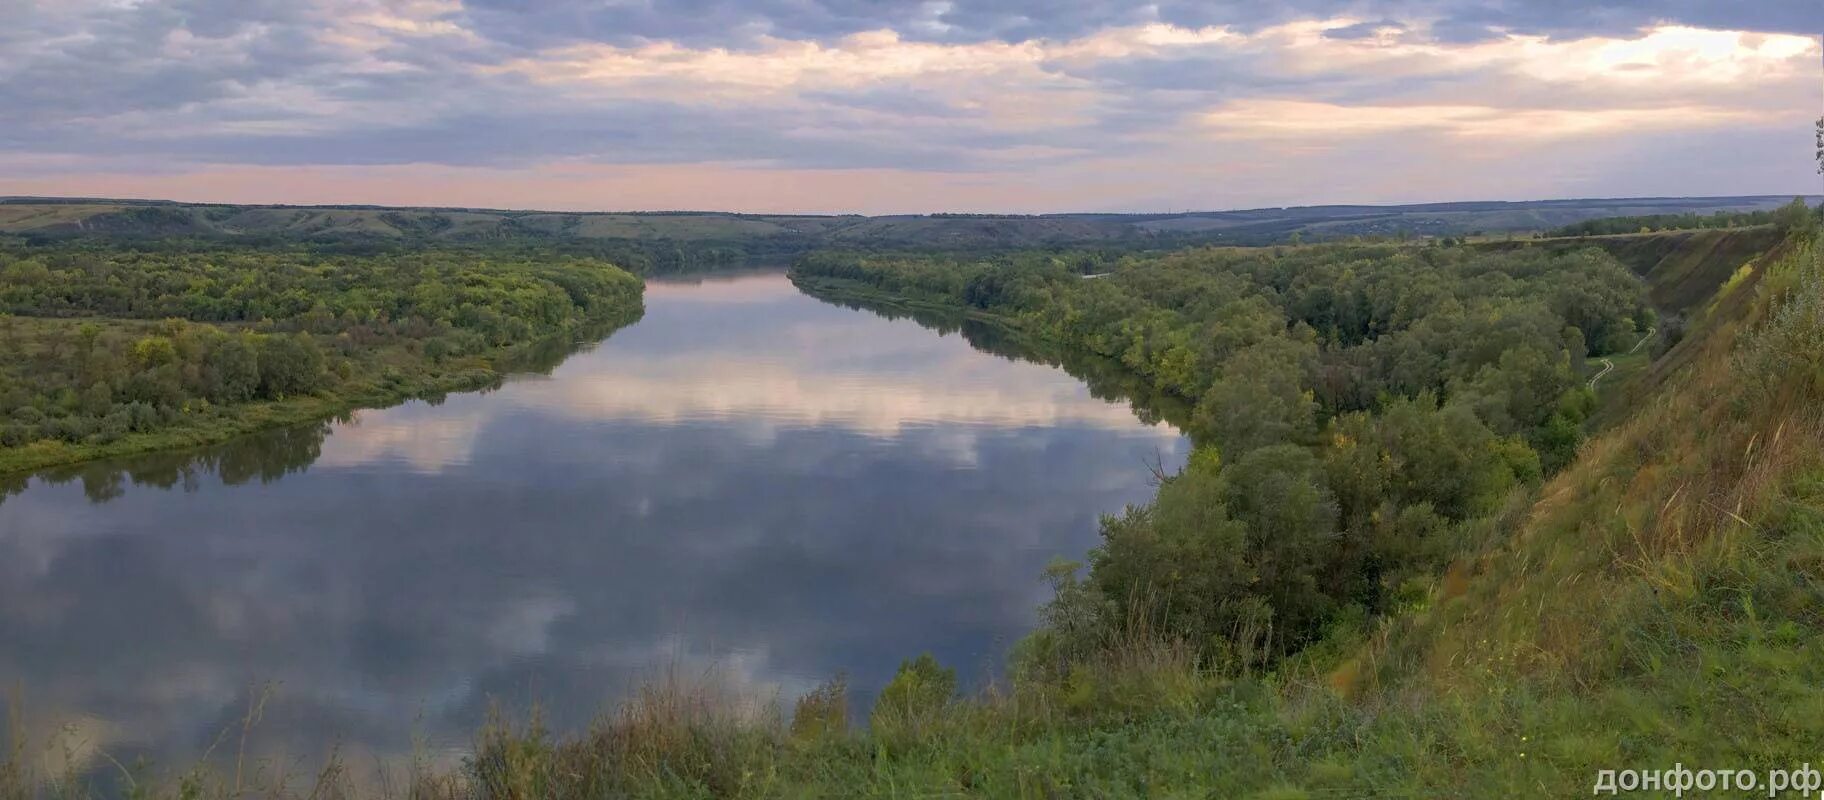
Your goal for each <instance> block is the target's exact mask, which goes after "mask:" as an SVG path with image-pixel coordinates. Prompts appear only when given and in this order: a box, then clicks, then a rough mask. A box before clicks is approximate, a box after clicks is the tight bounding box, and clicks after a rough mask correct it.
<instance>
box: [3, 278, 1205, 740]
mask: <svg viewBox="0 0 1824 800" xmlns="http://www.w3.org/2000/svg"><path fill="white" fill-rule="evenodd" d="M1183 447H1184V445H1183V444H1182V440H1181V439H1179V438H1178V437H1177V435H1176V434H1175V433H1174V432H1172V431H1170V430H1169V429H1166V428H1154V427H1149V426H1145V425H1142V424H1141V423H1139V422H1137V421H1135V420H1134V419H1133V417H1132V414H1131V412H1129V411H1128V410H1127V409H1126V408H1125V407H1123V406H1120V405H1112V404H1109V403H1106V402H1103V401H1100V400H1095V399H1093V398H1091V397H1090V396H1089V394H1088V391H1087V389H1085V388H1084V387H1082V386H1081V385H1080V384H1078V383H1077V382H1076V381H1075V380H1074V379H1072V378H1070V377H1069V376H1067V375H1065V374H1064V373H1062V372H1060V371H1058V370H1055V369H1053V368H1050V367H1044V366H1040V365H1035V364H1028V363H1016V362H1012V361H1008V360H1005V359H1002V358H998V357H995V356H991V355H986V354H982V353H978V352H976V351H974V350H972V349H970V347H969V346H968V345H967V344H966V343H965V342H964V341H963V340H962V339H961V338H960V337H956V336H949V337H940V336H938V335H936V334H934V333H932V332H930V331H927V330H925V329H922V328H920V327H918V326H917V325H916V324H915V323H912V322H910V321H887V320H884V319H880V318H877V317H874V316H872V315H869V314H866V313H861V312H856V311H850V310H846V309H841V308H837V307H834V306H828V305H824V304H821V303H818V302H817V301H815V300H812V299H810V298H806V297H803V296H802V295H799V294H797V292H796V290H795V289H793V288H792V287H791V286H790V284H789V283H787V282H786V281H785V280H784V279H783V277H781V276H777V275H772V276H761V277H752V276H750V277H746V278H742V279H739V280H735V281H727V282H709V283H703V284H695V285H668V284H654V285H653V286H651V287H650V288H649V291H648V296H647V313H646V316H645V318H644V319H643V320H642V321H641V322H640V323H638V324H637V325H635V326H633V327H631V328H628V329H626V330H623V331H620V332H619V333H616V334H615V335H614V336H613V337H612V338H611V339H609V340H608V341H607V342H604V343H603V344H601V345H600V346H599V347H597V348H595V349H593V350H591V351H589V352H586V353H582V354H579V355H576V356H574V357H572V358H571V359H570V360H569V361H567V362H565V363H564V364H563V365H562V366H560V367H559V368H558V369H557V370H556V371H555V372H554V373H553V374H552V375H551V376H550V377H548V378H546V377H528V378H526V379H522V380H515V381H512V382H510V383H508V384H507V385H506V386H505V387H503V388H502V389H500V390H498V391H494V392H490V393H486V394H471V395H458V396H452V397H450V398H449V399H448V400H447V401H446V402H444V403H443V404H441V405H438V406H430V405H427V404H424V403H412V404H408V405H405V406H401V407H398V408H394V409H389V410H385V411H376V412H367V413H364V414H361V415H360V416H359V419H358V420H357V421H355V422H354V423H351V424H347V425H340V426H336V427H335V428H334V430H333V433H332V434H331V435H330V436H329V438H328V439H327V440H326V441H324V442H323V443H322V448H321V456H320V457H319V458H317V459H316V460H315V462H314V464H313V465H312V466H310V468H309V469H308V470H307V471H305V472H302V473H294V474H290V475H286V476H284V477H281V478H278V479H276V480H271V481H267V482H264V483H261V482H254V483H245V484H241V485H236V486H225V485H222V484H221V483H220V482H219V481H216V480H201V481H190V482H188V483H189V489H188V490H185V483H183V482H180V483H179V484H178V485H177V486H175V487H174V488H172V489H169V490H166V489H158V488H154V487H150V486H128V487H127V488H126V489H125V491H124V493H122V494H121V495H120V496H119V497H117V498H115V499H113V500H111V501H109V502H106V503H102V504H92V503H90V502H89V501H88V499H86V498H85V495H84V493H83V491H82V489H81V487H79V486H77V485H76V484H73V483H64V484H52V483H47V482H44V481H34V483H33V485H32V486H31V487H30V488H28V489H27V490H26V491H24V492H23V493H21V494H19V495H16V496H14V497H12V498H9V499H7V500H6V501H5V502H4V503H3V504H0V681H4V682H6V683H8V684H11V683H13V682H19V683H21V684H22V685H23V686H24V687H25V688H26V693H27V696H28V698H29V699H31V700H32V701H33V705H34V706H35V707H40V708H41V710H42V711H44V713H45V714H46V715H48V717H50V718H55V720H56V721H63V720H66V719H70V718H73V717H72V715H76V714H85V715H87V716H86V717H83V718H84V719H86V720H88V721H87V723H85V724H88V725H89V726H90V728H92V729H93V732H92V733H91V736H90V738H91V739H93V740H96V741H102V742H109V743H112V744H113V745H114V746H115V747H116V748H123V749H125V750H129V751H130V750H133V749H134V748H139V747H145V746H148V745H150V744H151V743H158V747H160V748H167V749H176V750H179V751H182V750H185V749H198V748H200V747H201V746H203V745H205V744H206V743H207V741H206V740H208V739H210V738H212V737H213V736H214V735H215V734H216V733H217V732H218V731H219V729H220V727H221V726H222V725H225V724H227V721H229V720H231V719H233V718H235V717H236V716H237V715H238V713H239V708H240V704H241V703H244V702H245V694H246V687H247V686H248V685H249V683H250V682H256V681H260V682H263V681H278V682H280V683H281V686H280V687H279V689H278V692H277V695H276V696H275V699H274V702H273V705H272V706H271V710H270V712H269V713H268V715H267V723H266V725H265V726H264V730H265V733H264V734H262V735H263V736H265V737H266V738H265V739H263V740H262V741H263V747H265V748H268V749H270V748H280V747H282V748H285V749H286V750H287V751H288V752H290V753H291V754H293V755H294V756H302V757H314V756H316V755H320V754H321V752H322V748H323V747H324V746H325V744H326V743H328V742H330V741H333V740H334V739H335V738H336V737H337V736H341V737H342V738H343V739H344V740H345V741H347V742H350V743H351V744H352V745H354V746H357V747H360V748H371V749H373V750H377V751H388V750H398V749H403V748H405V747H408V746H409V744H410V742H411V737H412V735H413V731H414V728H416V730H418V731H420V732H422V733H425V734H428V735H429V736H430V737H431V738H432V739H433V740H435V741H439V742H443V743H461V742H464V741H466V740H467V737H468V735H469V733H470V732H471V731H472V730H473V729H474V727H475V726H476V725H477V724H478V723H479V722H480V720H481V718H482V714H483V710H484V709H485V707H486V704H487V702H488V698H489V697H499V698H503V699H506V700H509V701H520V702H523V701H524V700H525V699H527V698H529V697H537V698H540V699H542V700H545V701H547V702H549V703H550V705H551V706H552V710H553V712H554V715H555V718H554V720H553V721H554V722H556V723H557V724H558V725H559V726H564V725H575V724H580V722H582V721H583V718H584V717H586V716H587V715H588V714H589V713H591V712H593V711H596V710H598V709H600V708H601V707H603V706H604V705H605V704H607V703H610V702H611V701H612V700H613V699H614V697H615V695H616V693H617V692H618V691H620V690H621V689H622V688H623V687H625V686H626V685H627V683H628V682H629V681H630V680H633V679H634V678H635V677H636V676H638V675H640V674H643V673H648V672H650V671H651V670H653V669H655V668H658V667H662V666H664V665H666V664H668V663H671V662H687V663H691V664H706V663H713V664H715V665H717V666H718V667H719V668H720V669H721V670H722V671H725V672H732V673H734V674H736V675H738V677H739V678H740V679H741V680H744V681H747V682H750V683H752V684H753V685H755V686H757V687H772V688H776V689H777V690H779V691H781V692H782V693H784V694H786V695H788V696H789V695H791V694H793V693H796V692H801V691H803V690H805V689H806V688H808V687H809V686H810V685H812V684H814V683H816V682H817V681H819V680H821V679H823V678H825V677H828V676H829V675H831V674H834V673H835V672H837V671H839V670H840V671H847V672H848V673H849V674H851V675H852V676H853V683H854V684H855V685H857V686H858V687H860V688H861V689H862V690H863V691H864V692H865V691H866V690H868V689H869V688H871V687H874V686H878V684H879V683H880V681H882V680H884V679H885V678H886V677H887V676H888V675H890V673H891V670H892V669H893V667H894V665H896V664H897V662H898V660H899V659H900V658H903V657H906V656H909V655H914V654H916V653H918V652H919V651H922V650H930V651H932V652H934V653H936V654H938V655H939V657H940V658H942V659H943V660H945V661H947V662H949V663H951V664H953V665H955V666H958V667H959V668H960V671H961V672H962V673H963V674H965V675H981V674H983V672H984V671H985V670H987V669H988V668H989V667H990V666H991V665H992V664H994V663H996V662H997V661H998V658H999V656H1000V655H1001V654H1002V653H1003V652H1004V649H1005V646H1006V645H1007V644H1008V643H1009V641H1010V640H1011V639H1012V638H1013V637H1017V636H1018V635H1019V634H1020V633H1021V632H1023V631H1024V630H1025V629H1027V628H1028V627H1029V626H1030V624H1031V622H1032V619H1033V611H1034V608H1035V607H1036V605H1037V604H1038V603H1039V602H1041V601H1042V600H1043V599H1044V589H1043V587H1042V585H1041V584H1040V583H1039V581H1038V579H1037V574H1038V570H1039V569H1040V568H1041V567H1042V566H1043V565H1044V563H1045V562H1046V561H1047V560H1049V559H1050V558H1052V557H1053V556H1058V555H1062V556H1067V557H1080V556H1081V555H1082V554H1083V552H1084V551H1086V550H1087V549H1088V548H1089V547H1090V546H1092V545H1093V544H1094V540H1095V518H1096V515H1097V514H1099V513H1103V512H1111V511H1115V510H1118V509H1119V508H1120V507H1121V505H1122V504H1123V503H1128V502H1136V501H1139V500H1142V499H1144V498H1145V497H1146V496H1147V495H1148V494H1149V488H1148V486H1147V484H1146V479H1147V471H1146V469H1145V467H1144V461H1145V460H1146V459H1147V458H1149V457H1151V456H1152V455H1153V454H1154V453H1155V452H1156V451H1163V452H1165V453H1166V454H1167V458H1168V460H1170V459H1171V458H1172V457H1174V456H1177V457H1181V456H1182V452H1181V451H1182V449H1183ZM414 720H421V721H419V722H416V723H415V722H414ZM173 743H175V744H173Z"/></svg>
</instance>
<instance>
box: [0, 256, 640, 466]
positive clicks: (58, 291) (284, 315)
mask: <svg viewBox="0 0 1824 800" xmlns="http://www.w3.org/2000/svg"><path fill="white" fill-rule="evenodd" d="M640 293H641V285H640V281H639V279H637V278H635V277H633V276H632V275H629V274H628V273H626V272H624V271H622V270H620V269H618V268H616V267H615V266H613V265H611V264H608V263H606V262H602V261H596V260H590V259H578V258H565V259H514V258H502V257H499V256H490V255H487V254H482V253H476V252H470V251H454V250H452V251H439V250H419V251H413V252H409V253H385V254H350V253H325V252H313V251H310V250H304V249H283V248H265V249H248V248H224V247H215V248H195V247H186V248H164V249H160V250H143V249H115V248H104V247H92V246H79V245H67V246H54V247H43V246H29V245H16V244H15V245H0V353H4V354H5V356H4V358H3V359H0V467H17V466H19V465H21V464H30V465H33V466H37V465H41V463H45V462H54V461H55V460H57V454H55V453H53V454H51V455H48V456H43V457H29V458H28V457H18V458H16V459H11V460H9V459H7V458H5V452H6V450H7V449H21V448H30V447H33V446H35V445H37V446H40V448H39V449H42V445H44V444H46V443H51V444H61V445H67V446H71V447H74V448H77V449H74V450H71V449H68V448H66V449H64V450H60V451H59V452H60V453H65V454H67V455H68V456H69V458H77V457H83V456H84V455H87V454H93V453H95V452H96V448H105V447H106V446H109V445H114V444H116V443H119V442H122V441H123V440H124V439H126V438H128V437H130V436H133V435H136V434H137V435H149V434H157V433H162V432H169V431H172V430H179V429H181V430H184V431H187V432H190V433H193V434H196V435H197V436H193V437H186V438H187V439H189V438H197V437H198V436H200V438H203V439H209V438H220V437H219V436H211V435H210V434H209V431H210V429H211V427H212V426H230V427H237V426H236V423H242V422H245V421H246V420H245V418H244V414H243V412H244V410H245V409H246V408H247V407H248V406H249V405H250V404H258V403H264V402H267V401H281V400H288V399H297V398H314V399H316V400H320V401H322V404H323V405H324V406H325V407H326V408H337V407H347V406H352V405H356V404H360V403H365V402H372V401H375V400H380V399H390V400H396V399H401V398H403V397H407V396H412V395H414V394H417V393H419V392H435V391H443V390H449V389H452V388H461V387H465V386H474V385H482V384H485V383H486V382H488V381H490V380H493V379H495V378H497V375H496V374H495V372H494V369H495V366H496V365H495V363H494V359H495V358H496V357H497V356H499V355H501V354H502V353H504V352H506V351H507V350H509V349H513V348H516V347H517V346H519V345H522V344H528V343H532V342H536V341H539V340H541V339H544V338H548V337H551V336H553V335H556V334H559V333H563V332H566V331H570V330H572V329H574V328H577V327H579V326H582V325H585V324H589V323H593V322H608V321H614V320H627V319H631V318H632V317H633V316H635V315H637V314H638V313H639V310H640ZM275 421H276V420H275ZM238 427H244V426H238ZM84 448H86V449H84ZM20 459H23V460H20ZM66 460H67V459H66Z"/></svg>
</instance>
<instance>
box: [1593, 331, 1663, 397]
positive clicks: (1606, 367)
mask: <svg viewBox="0 0 1824 800" xmlns="http://www.w3.org/2000/svg"><path fill="white" fill-rule="evenodd" d="M1658 332H1659V328H1658V327H1652V328H1648V329H1647V335H1645V336H1642V337H1640V341H1638V342H1635V343H1634V347H1633V349H1631V350H1629V351H1628V352H1626V353H1623V354H1622V355H1624V356H1631V355H1634V354H1635V353H1638V352H1640V347H1641V345H1644V344H1646V343H1647V342H1649V341H1652V339H1653V334H1655V333H1658ZM1614 371H1615V362H1613V361H1610V360H1608V359H1606V358H1605V359H1603V360H1602V371H1601V372H1598V373H1596V376H1595V377H1593V378H1590V388H1591V389H1595V388H1596V382H1597V381H1599V380H1602V376H1604V375H1607V374H1609V373H1611V372H1614Z"/></svg>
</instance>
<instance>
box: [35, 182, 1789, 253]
mask: <svg viewBox="0 0 1824 800" xmlns="http://www.w3.org/2000/svg"><path fill="white" fill-rule="evenodd" d="M1791 199H1792V197H1791V196H1788V195H1746V196H1733V197H1637V198H1590V199H1556V200H1472V201H1454V202H1439V203H1416V204H1407V205H1366V204H1348V205H1316V206H1290V207H1279V208H1255V209H1238V210H1231V211H1188V212H1166V213H1095V212H1077V213H1061V214H960V213H934V214H889V215H880V216H862V215H856V214H844V215H831V214H756V213H742V212H724V211H541V210H533V209H481V208H463V207H454V206H424V207H399V206H380V205H363V204H338V205H288V204H272V205H246V204H230V203H184V202H176V201H170V200H155V199H118V198H98V197H23V196H20V197H0V233H12V234H22V235H27V236H33V237H65V236H111V237H133V238H165V237H206V238H207V237H225V238H237V239H241V238H276V239H287V240H288V239H297V240H313V241H320V240H374V241H388V240H411V241H425V240H437V241H451V242H462V241H502V240H507V241H528V242H539V241H542V242H552V241H561V242H578V243H587V242H591V241H609V242H666V241H670V242H685V243H693V244H694V245H696V246H707V245H714V246H719V247H725V248H732V249H733V250H736V251H741V252H745V253H748V254H755V253H764V254H772V255H777V254H780V253H790V252H798V251H802V250H806V249H811V248H814V247H861V248H919V249H939V250H944V249H969V250H995V249H1010V248H1022V247H1050V246H1153V245H1182V244H1197V243H1210V244H1236V245H1261V244H1273V243H1278V242H1284V241H1287V240H1289V239H1291V238H1293V237H1294V236H1297V237H1299V238H1301V239H1303V240H1305V241H1321V240H1330V239H1346V238H1350V237H1357V236H1364V237H1371V236H1420V237H1423V236H1461V235H1475V234H1482V235H1502V234H1515V233H1531V232H1534V231H1542V230H1548V229H1551V228H1555V227H1559V226H1563V225H1568V224H1572V223H1576V222H1581V221H1583V220H1587V219H1594V218H1599V217H1614V216H1644V215H1654V214H1692V213H1695V214H1710V213H1715V212H1719V211H1722V212H1740V211H1757V210H1766V209H1771V208H1775V207H1778V206H1779V205H1782V204H1784V203H1786V202H1788V201H1790V200H1791Z"/></svg>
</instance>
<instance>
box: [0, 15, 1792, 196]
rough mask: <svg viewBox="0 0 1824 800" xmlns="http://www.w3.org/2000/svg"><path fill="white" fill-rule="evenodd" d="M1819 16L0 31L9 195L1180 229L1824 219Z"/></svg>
mask: <svg viewBox="0 0 1824 800" xmlns="http://www.w3.org/2000/svg"><path fill="white" fill-rule="evenodd" d="M1818 3H1819V0H1766V1H1763V2H1754V3H1744V2H1738V1H1736V0H1668V1H1666V2H1645V1H1629V0H1622V1H1620V2H1616V1H1611V2H1598V3H1582V2H1572V1H1571V0H1540V1H1537V2H1512V1H1511V0H1510V1H1509V2H1498V1H1497V2H1489V1H1488V0H1429V1H1424V0H1421V1H1415V2H1343V1H1341V0H1297V1H1296V2H1289V3H1265V2H1233V3H1232V2H1176V1H1174V0H1161V2H1156V3H1150V4H1141V3H1123V2H1108V1H1107V0H948V1H945V0H936V1H933V2H882V1H881V0H760V1H759V2H733V0H686V1H684V2H665V1H664V0H54V1H52V0H44V1H39V0H0V20H4V22H3V23H0V195H89V196H108V197H157V198H168V199H178V200H207V201H222V202H284V203H381V204H397V205H465V206H486V207H510V208H545V209H578V210H595V209H600V210H623V209H624V210H652V209H721V210H736V211H765V212H861V213H893V212H930V211H1003V212H1055V211H1163V210H1184V209H1220V208H1239V207H1258V206H1277V205H1291V204H1316V203H1337V202H1351V203H1357V202H1359V203H1394V202H1422V201H1440V200H1469V199H1533V198H1551V197H1617V196H1638V195H1724V194H1792V193H1799V192H1806V193H1817V192H1818V191H1819V189H1820V184H1819V181H1818V177H1817V175H1816V173H1815V170H1814V168H1813V165H1812V162H1811V155H1812V137H1811V122H1812V120H1813V119H1815V118H1817V117H1818V116H1819V114H1820V103H1821V99H1820V95H1821V91H1824V89H1821V75H1820V73H1821V70H1820V58H1821V55H1824V54H1821V53H1820V47H1819V43H1818V38H1817V32H1818V29H1819V26H1820V22H1821V18H1824V11H1821V10H1820V7H1819V4H1818Z"/></svg>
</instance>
